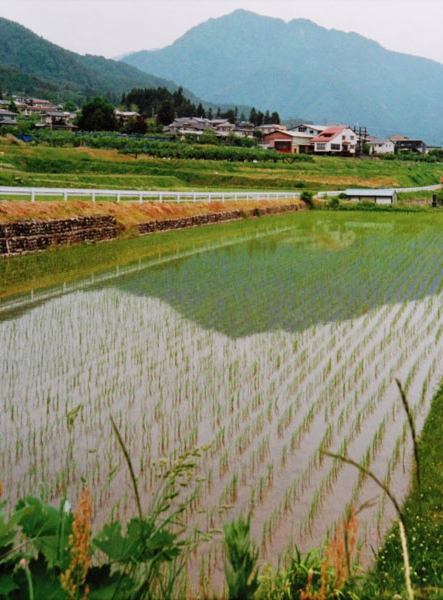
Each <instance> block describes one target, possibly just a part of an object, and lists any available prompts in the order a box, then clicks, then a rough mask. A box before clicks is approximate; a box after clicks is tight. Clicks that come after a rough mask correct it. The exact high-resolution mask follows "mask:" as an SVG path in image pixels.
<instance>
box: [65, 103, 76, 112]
mask: <svg viewBox="0 0 443 600" xmlns="http://www.w3.org/2000/svg"><path fill="white" fill-rule="evenodd" d="M63 110H66V111H67V112H74V110H77V105H76V103H75V102H73V101H72V100H68V101H67V102H65V103H64V104H63Z"/></svg>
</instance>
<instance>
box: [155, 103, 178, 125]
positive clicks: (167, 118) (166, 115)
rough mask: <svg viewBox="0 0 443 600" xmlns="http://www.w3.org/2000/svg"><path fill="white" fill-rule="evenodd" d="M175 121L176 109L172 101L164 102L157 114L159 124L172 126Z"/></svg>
mask: <svg viewBox="0 0 443 600" xmlns="http://www.w3.org/2000/svg"><path fill="white" fill-rule="evenodd" d="M174 119H175V108H174V105H173V104H172V102H171V100H166V101H165V102H162V103H161V104H160V106H159V109H158V113H157V123H160V125H170V124H171V123H172V121H173V120H174Z"/></svg>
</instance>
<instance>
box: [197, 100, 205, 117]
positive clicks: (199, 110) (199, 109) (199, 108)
mask: <svg viewBox="0 0 443 600" xmlns="http://www.w3.org/2000/svg"><path fill="white" fill-rule="evenodd" d="M196 114H197V117H200V118H202V119H204V118H206V112H205V109H204V108H203V105H202V103H201V102H200V103H199V105H198V106H197V112H196Z"/></svg>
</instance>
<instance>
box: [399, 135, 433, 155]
mask: <svg viewBox="0 0 443 600" xmlns="http://www.w3.org/2000/svg"><path fill="white" fill-rule="evenodd" d="M427 151H428V149H427V147H426V144H425V143H424V142H423V141H422V140H410V139H409V138H404V139H401V140H396V142H395V152H396V153H398V152H414V153H416V154H426V153H427Z"/></svg>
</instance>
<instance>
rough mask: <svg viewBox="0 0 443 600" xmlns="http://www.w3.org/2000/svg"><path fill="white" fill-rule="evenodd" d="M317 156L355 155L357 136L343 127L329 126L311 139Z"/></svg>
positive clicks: (348, 128)
mask: <svg viewBox="0 0 443 600" xmlns="http://www.w3.org/2000/svg"><path fill="white" fill-rule="evenodd" d="M312 143H313V144H314V152H315V153H317V154H355V153H356V149H357V135H356V133H355V131H353V130H352V129H351V128H350V127H347V126H345V125H331V126H329V127H326V129H324V130H323V131H322V132H321V133H319V134H318V135H317V136H315V137H314V138H313V139H312Z"/></svg>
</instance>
